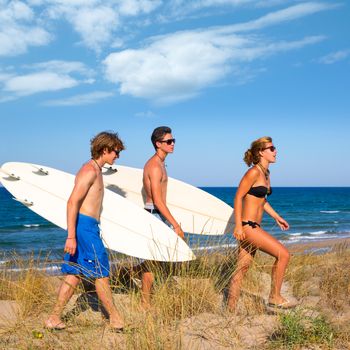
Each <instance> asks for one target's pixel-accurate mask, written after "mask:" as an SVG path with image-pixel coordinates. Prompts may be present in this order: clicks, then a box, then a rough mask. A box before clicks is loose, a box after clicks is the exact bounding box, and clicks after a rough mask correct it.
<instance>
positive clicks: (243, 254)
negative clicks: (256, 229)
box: [227, 242, 256, 312]
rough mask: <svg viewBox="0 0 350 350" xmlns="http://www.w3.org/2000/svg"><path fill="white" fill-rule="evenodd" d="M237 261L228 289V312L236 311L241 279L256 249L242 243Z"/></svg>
mask: <svg viewBox="0 0 350 350" xmlns="http://www.w3.org/2000/svg"><path fill="white" fill-rule="evenodd" d="M238 249H239V250H238V261H237V268H236V271H235V272H234V275H233V277H232V279H231V281H230V287H229V292H228V303H227V307H228V310H229V311H231V312H233V311H234V310H235V309H236V305H237V301H238V298H239V295H240V292H241V285H242V282H243V277H244V275H245V274H246V273H247V271H248V269H249V266H250V265H251V263H252V261H253V259H254V255H255V252H256V249H254V247H252V246H251V245H249V244H246V242H242V243H241V244H240V245H239V247H238Z"/></svg>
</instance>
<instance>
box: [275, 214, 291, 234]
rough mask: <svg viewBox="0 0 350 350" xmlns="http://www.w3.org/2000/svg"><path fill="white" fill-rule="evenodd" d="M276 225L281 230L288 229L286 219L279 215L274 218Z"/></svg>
mask: <svg viewBox="0 0 350 350" xmlns="http://www.w3.org/2000/svg"><path fill="white" fill-rule="evenodd" d="M276 223H277V225H278V226H279V227H280V229H281V230H282V231H286V230H288V229H289V224H288V222H287V221H286V220H284V219H283V218H281V217H280V216H279V217H278V218H277V219H276Z"/></svg>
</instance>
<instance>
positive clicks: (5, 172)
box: [0, 168, 20, 180]
mask: <svg viewBox="0 0 350 350" xmlns="http://www.w3.org/2000/svg"><path fill="white" fill-rule="evenodd" d="M0 171H1V172H2V173H4V174H5V175H7V176H8V177H9V178H11V179H12V180H20V177H19V176H17V175H15V174H13V173H9V172H7V171H6V170H4V169H1V168H0Z"/></svg>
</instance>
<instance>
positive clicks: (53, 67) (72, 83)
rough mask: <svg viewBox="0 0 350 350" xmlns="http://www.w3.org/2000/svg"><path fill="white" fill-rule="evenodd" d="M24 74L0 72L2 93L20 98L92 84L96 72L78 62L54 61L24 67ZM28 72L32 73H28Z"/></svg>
mask: <svg viewBox="0 0 350 350" xmlns="http://www.w3.org/2000/svg"><path fill="white" fill-rule="evenodd" d="M22 71H23V72H22V73H21V74H19V73H14V72H13V71H12V70H11V71H10V72H6V71H4V72H1V71H0V82H2V84H3V87H2V91H3V92H5V93H6V94H7V95H8V96H14V97H20V96H27V95H32V94H36V93H41V92H50V91H59V90H62V89H69V88H73V87H76V86H78V85H80V84H91V83H93V82H94V79H93V78H92V77H93V75H94V72H93V71H92V70H91V69H89V68H88V67H86V66H85V65H84V64H83V63H81V62H77V61H59V60H52V61H47V62H40V63H36V64H31V65H24V66H22ZM27 71H30V72H29V73H27Z"/></svg>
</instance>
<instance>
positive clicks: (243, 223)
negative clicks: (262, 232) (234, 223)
mask: <svg viewBox="0 0 350 350" xmlns="http://www.w3.org/2000/svg"><path fill="white" fill-rule="evenodd" d="M242 225H243V226H245V225H249V226H251V227H252V228H256V227H257V226H258V227H260V224H258V223H257V222H255V221H250V220H248V221H242Z"/></svg>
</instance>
